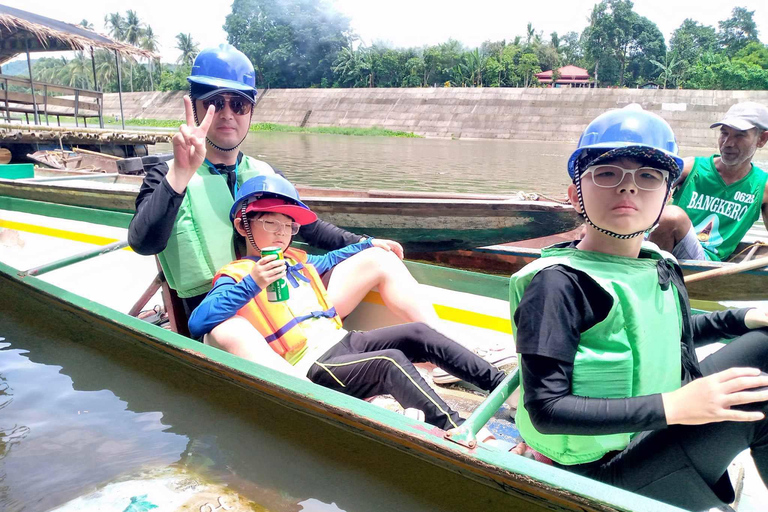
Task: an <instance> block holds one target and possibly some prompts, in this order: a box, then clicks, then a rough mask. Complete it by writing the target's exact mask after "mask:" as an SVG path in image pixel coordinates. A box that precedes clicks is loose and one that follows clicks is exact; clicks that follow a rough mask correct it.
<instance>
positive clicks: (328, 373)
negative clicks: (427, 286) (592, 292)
mask: <svg viewBox="0 0 768 512" xmlns="http://www.w3.org/2000/svg"><path fill="white" fill-rule="evenodd" d="M230 218H231V219H232V221H233V224H234V228H235V230H236V231H237V233H238V234H239V235H241V236H242V237H244V238H245V239H246V240H247V255H246V256H245V257H244V258H242V259H240V260H236V261H233V262H231V263H229V264H228V265H225V266H224V267H223V268H222V269H220V270H219V271H218V273H217V274H216V276H215V278H214V285H213V289H212V290H211V292H210V293H209V294H208V295H207V297H206V298H205V300H203V302H202V303H201V304H200V306H199V307H198V308H197V309H195V311H194V312H193V313H192V316H191V317H190V322H189V327H190V332H191V333H192V334H193V335H194V336H202V335H204V334H208V333H210V334H209V335H208V336H206V338H205V340H206V343H209V344H211V345H213V346H216V347H218V348H221V349H223V350H226V351H228V352H231V353H233V354H235V355H238V356H241V357H244V358H246V359H250V360H252V361H255V362H257V363H259V364H263V365H266V366H269V367H272V368H274V369H276V370H280V371H283V372H285V373H289V374H292V375H294V376H297V377H300V378H307V379H309V380H311V381H312V382H315V383H317V384H320V385H322V386H326V387H330V388H332V389H336V390H337V391H340V392H342V393H346V394H348V395H352V396H355V397H358V398H362V399H365V398H369V397H372V396H375V395H380V394H391V395H393V396H394V397H395V399H396V400H397V401H398V402H400V404H401V405H402V406H403V407H405V408H415V409H418V410H421V411H423V412H424V414H425V418H426V421H427V422H429V423H431V424H433V425H436V426H438V427H440V428H443V429H449V428H454V427H456V426H458V425H460V424H461V419H460V418H459V416H458V414H457V413H456V412H455V411H453V410H451V409H450V407H448V405H446V404H445V402H444V401H443V400H442V399H441V398H440V397H439V396H438V395H437V394H436V393H435V392H434V390H432V388H431V387H430V386H429V385H428V384H427V383H426V382H425V381H424V379H423V378H422V377H421V375H420V374H419V372H418V371H417V370H416V368H414V366H413V364H412V363H413V362H430V363H433V364H435V365H438V366H441V367H443V368H445V369H446V370H447V371H450V372H451V373H453V374H455V375H457V376H459V377H461V378H463V379H465V380H467V381H469V382H471V383H473V384H475V385H476V386H478V387H480V388H482V389H486V390H491V389H493V388H495V387H496V386H498V385H499V384H500V383H501V381H502V380H503V379H504V373H503V372H500V371H499V370H497V369H496V368H494V367H493V366H492V365H490V364H489V363H487V362H486V361H485V360H483V359H482V358H480V357H479V356H477V355H476V354H474V353H473V352H471V351H469V350H468V349H466V348H464V347H463V346H461V345H459V344H458V343H456V342H454V341H452V340H450V339H449V338H447V337H445V336H444V335H442V334H440V333H439V332H437V331H435V330H434V329H432V328H431V327H429V326H428V325H426V324H424V323H408V324H404V325H398V326H393V327H387V328H383V329H376V330H373V331H368V332H359V331H353V332H347V331H346V330H344V328H343V327H342V323H341V318H340V316H339V312H338V311H337V310H336V307H335V302H336V301H337V300H338V299H340V298H343V296H344V295H345V294H356V293H357V292H359V291H360V289H361V288H362V289H364V288H366V285H365V282H366V280H367V276H366V273H367V272H371V271H373V270H370V269H361V272H360V273H359V274H358V279H357V280H356V281H355V282H353V283H350V284H349V285H348V287H346V288H345V289H342V290H337V291H334V292H330V291H327V290H326V288H325V286H324V285H323V283H322V281H321V279H320V274H322V273H323V272H325V271H327V270H328V269H329V268H331V267H333V266H335V265H338V264H340V263H341V262H343V261H344V260H345V259H347V258H350V257H353V256H354V255H355V254H361V253H363V252H366V251H370V250H372V247H373V243H372V240H370V239H368V240H365V241H363V242H359V243H356V244H353V245H350V246H348V247H345V248H342V249H338V250H335V251H331V252H329V253H328V254H326V255H324V256H315V255H308V254H307V253H305V252H304V251H300V250H298V249H294V248H292V247H290V243H291V237H292V235H295V234H296V233H297V232H298V230H299V227H300V226H301V225H306V224H309V223H312V222H314V221H315V220H316V219H317V217H316V216H315V214H314V213H313V212H312V211H311V210H310V209H309V208H308V207H307V206H306V205H305V204H304V203H302V202H301V201H300V200H299V197H298V194H297V193H296V190H295V189H294V188H293V186H292V185H291V184H290V183H289V182H288V181H286V180H285V179H283V178H281V177H280V176H276V175H271V176H259V177H256V178H253V179H251V180H249V181H247V182H246V183H245V184H243V186H242V187H241V188H240V190H239V192H238V195H237V198H236V201H235V204H234V205H233V207H232V210H231V213H230ZM266 247H278V248H280V249H281V250H282V251H283V252H284V257H285V259H284V260H278V259H276V257H275V256H274V255H269V256H265V257H261V249H264V248H266ZM405 272H406V274H404V275H401V276H399V278H398V279H397V281H396V282H387V283H383V285H382V286H379V293H380V294H381V296H382V299H383V301H384V303H385V304H387V306H390V308H391V307H392V305H393V304H395V303H398V302H400V303H403V302H409V301H410V299H409V297H411V296H414V295H417V291H416V287H417V286H418V283H416V281H415V280H414V279H413V277H411V276H410V274H408V273H407V270H406V271H405ZM280 278H285V279H287V281H288V283H289V286H288V289H289V298H288V299H287V300H286V301H284V302H270V301H269V300H268V299H267V297H266V292H265V291H264V289H265V288H266V287H267V286H268V285H269V284H271V283H272V282H274V281H275V280H277V279H280ZM365 291H366V292H367V289H365ZM429 307H430V308H431V307H432V306H431V304H429Z"/></svg>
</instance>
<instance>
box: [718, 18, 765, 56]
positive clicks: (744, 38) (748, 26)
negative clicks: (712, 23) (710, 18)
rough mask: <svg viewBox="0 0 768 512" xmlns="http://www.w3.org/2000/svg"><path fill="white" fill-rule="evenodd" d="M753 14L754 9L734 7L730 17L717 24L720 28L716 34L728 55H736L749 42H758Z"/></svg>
mask: <svg viewBox="0 0 768 512" xmlns="http://www.w3.org/2000/svg"><path fill="white" fill-rule="evenodd" d="M754 16H755V11H748V10H747V9H745V8H744V7H734V8H733V11H731V17H730V18H728V19H727V20H723V21H721V22H720V23H719V24H718V25H719V27H720V30H719V32H718V34H717V36H718V39H719V41H720V45H721V46H722V47H723V49H724V50H725V54H726V55H727V56H728V57H733V56H734V55H736V53H738V51H739V50H741V49H742V48H744V47H745V46H747V44H749V43H750V42H759V39H758V38H757V24H755V20H754Z"/></svg>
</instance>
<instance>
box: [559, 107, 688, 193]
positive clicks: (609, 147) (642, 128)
mask: <svg viewBox="0 0 768 512" xmlns="http://www.w3.org/2000/svg"><path fill="white" fill-rule="evenodd" d="M623 148H627V149H629V148H635V149H636V148H646V149H650V150H652V151H651V152H650V154H654V155H653V156H654V157H655V158H654V160H657V161H659V162H666V163H667V165H665V166H664V168H665V169H667V170H668V171H669V172H670V175H671V176H670V183H674V182H675V181H677V178H679V177H680V174H681V173H682V172H683V159H682V158H680V157H679V156H677V153H678V147H677V142H676V141H675V134H674V132H673V131H672V128H671V127H670V126H669V124H668V123H667V122H666V121H665V120H664V119H663V118H661V117H660V116H658V115H656V114H654V113H652V112H648V111H647V110H643V107H641V106H640V105H638V104H637V103H632V104H629V105H627V106H626V107H624V108H620V109H616V110H611V111H609V112H606V113H604V114H601V115H599V116H597V117H596V118H595V119H594V120H593V121H592V122H591V123H589V125H587V127H586V128H585V129H584V132H583V133H582V134H581V137H580V138H579V144H578V149H576V151H574V152H573V154H572V155H571V157H570V158H569V159H568V175H569V176H570V177H571V179H574V176H575V175H576V174H577V172H578V173H579V174H580V173H582V172H584V169H586V167H587V166H588V165H589V164H590V163H591V162H593V161H595V160H596V159H597V158H600V159H601V160H604V159H607V158H606V157H619V156H622V153H625V151H618V150H620V149H623ZM645 153H646V154H649V153H648V152H645Z"/></svg>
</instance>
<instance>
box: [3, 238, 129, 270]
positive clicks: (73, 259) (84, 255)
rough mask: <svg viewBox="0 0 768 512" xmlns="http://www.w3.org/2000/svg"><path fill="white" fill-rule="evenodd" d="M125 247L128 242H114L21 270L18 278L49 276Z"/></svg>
mask: <svg viewBox="0 0 768 512" xmlns="http://www.w3.org/2000/svg"><path fill="white" fill-rule="evenodd" d="M124 247H128V242H125V241H123V242H113V243H111V244H107V245H104V246H101V247H98V248H96V249H93V250H90V251H86V252H81V253H80V254H75V255H74V256H69V257H67V258H63V259H60V260H56V261H53V262H51V263H46V264H45V265H40V266H39V267H35V268H31V269H29V270H21V271H19V273H18V276H19V277H21V278H24V277H28V276H40V275H43V274H47V273H48V272H51V271H52V270H56V269H59V268H62V267H67V266H69V265H72V264H74V263H80V262H81V261H85V260H89V259H91V258H95V257H96V256H101V255H102V254H107V253H110V252H113V251H119V250H120V249H122V248H124Z"/></svg>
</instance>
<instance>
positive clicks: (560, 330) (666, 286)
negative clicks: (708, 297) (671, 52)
mask: <svg viewBox="0 0 768 512" xmlns="http://www.w3.org/2000/svg"><path fill="white" fill-rule="evenodd" d="M681 164H682V162H681V160H680V158H679V157H678V156H677V144H676V143H675V137H674V134H673V132H672V130H671V128H670V127H669V125H668V124H667V123H666V122H665V121H664V120H663V119H661V118H660V117H659V116H657V115H655V114H652V113H650V112H646V111H644V110H642V109H641V108H640V107H639V106H638V105H630V106H628V107H625V108H623V109H617V110H613V111H609V112H606V113H604V114H602V115H601V116H598V117H597V118H596V119H595V120H593V121H592V123H590V124H589V125H588V126H587V128H586V129H585V130H584V133H583V134H582V137H581V139H580V141H579V147H578V149H577V150H576V151H575V152H574V153H573V155H572V156H571V158H570V160H569V162H568V172H569V175H570V177H571V179H572V180H573V184H571V185H570V186H569V188H568V196H569V198H570V200H571V202H572V204H573V205H574V208H575V209H576V210H577V211H578V212H579V213H581V214H582V216H583V217H584V219H585V221H586V233H585V236H584V238H583V239H582V240H580V241H575V242H571V243H564V244H558V245H555V246H552V247H548V248H546V249H543V250H542V254H541V255H542V257H541V258H540V259H539V260H538V261H536V262H534V263H531V264H529V265H527V266H526V267H525V268H523V269H522V270H521V271H519V272H517V273H516V274H515V275H513V276H512V277H511V279H510V306H511V310H512V315H511V316H512V319H513V323H512V330H513V331H514V333H515V341H516V347H517V351H518V353H519V356H518V360H519V362H520V375H521V384H520V389H521V392H520V401H519V404H518V409H517V415H516V417H515V422H516V424H517V427H518V429H519V430H520V434H521V435H522V437H523V439H524V441H525V443H524V444H523V445H522V446H520V447H519V448H517V449H516V452H518V453H525V452H526V451H531V452H533V455H534V456H535V457H536V458H537V459H538V460H544V461H547V460H548V461H549V462H550V463H552V464H554V465H555V466H558V467H560V468H562V469H566V470H568V471H572V472H575V473H578V474H581V475H584V476H587V477H590V478H594V479H596V480H600V481H603V482H606V483H609V484H612V485H616V486H618V487H622V488H625V489H628V490H631V491H634V492H637V493H639V494H643V495H645V496H649V497H651V498H655V499H658V500H661V501H665V502H667V503H671V504H673V505H676V506H680V507H683V508H685V509H687V510H704V509H709V508H710V507H715V506H719V505H722V504H723V503H730V502H731V501H733V497H734V493H733V488H732V487H731V484H730V481H729V480H728V474H727V472H726V470H727V468H728V465H729V464H730V463H731V461H732V460H733V459H734V457H736V456H737V455H738V454H739V453H741V452H742V451H744V450H745V449H747V448H751V450H752V455H753V457H754V459H755V463H756V464H757V467H758V469H759V471H760V473H761V475H764V476H763V478H765V475H768V420H766V417H765V413H766V412H768V402H766V401H767V400H768V391H766V390H763V389H760V390H756V389H754V388H757V387H760V386H766V385H768V374H765V373H763V374H761V371H762V372H768V329H766V327H767V326H768V310H760V309H755V308H744V309H737V310H728V311H720V312H716V313H712V314H708V315H696V316H695V317H693V316H692V315H691V310H690V305H689V303H688V295H687V292H686V289H685V284H684V282H683V280H682V272H681V270H680V267H679V266H678V265H677V263H676V260H675V259H674V258H673V257H672V256H671V255H670V254H668V253H665V252H662V251H660V250H659V249H658V247H657V246H655V245H654V244H652V243H650V242H646V241H644V240H643V234H644V233H645V232H646V231H648V230H649V229H651V228H652V227H653V226H654V225H655V224H656V223H657V222H658V220H659V217H660V215H661V212H662V209H663V208H664V205H665V203H666V200H667V198H668V197H669V194H670V190H671V184H672V183H673V182H674V181H675V180H676V179H677V178H678V176H679V175H680V172H681ZM723 339H731V340H732V341H730V342H728V345H727V346H726V347H725V348H723V349H721V350H719V351H717V352H715V353H714V354H712V355H710V356H709V357H707V358H704V359H703V360H701V361H699V360H698V358H697V355H696V352H695V348H696V347H698V346H703V345H706V344H709V343H713V342H717V341H722V340H723Z"/></svg>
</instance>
